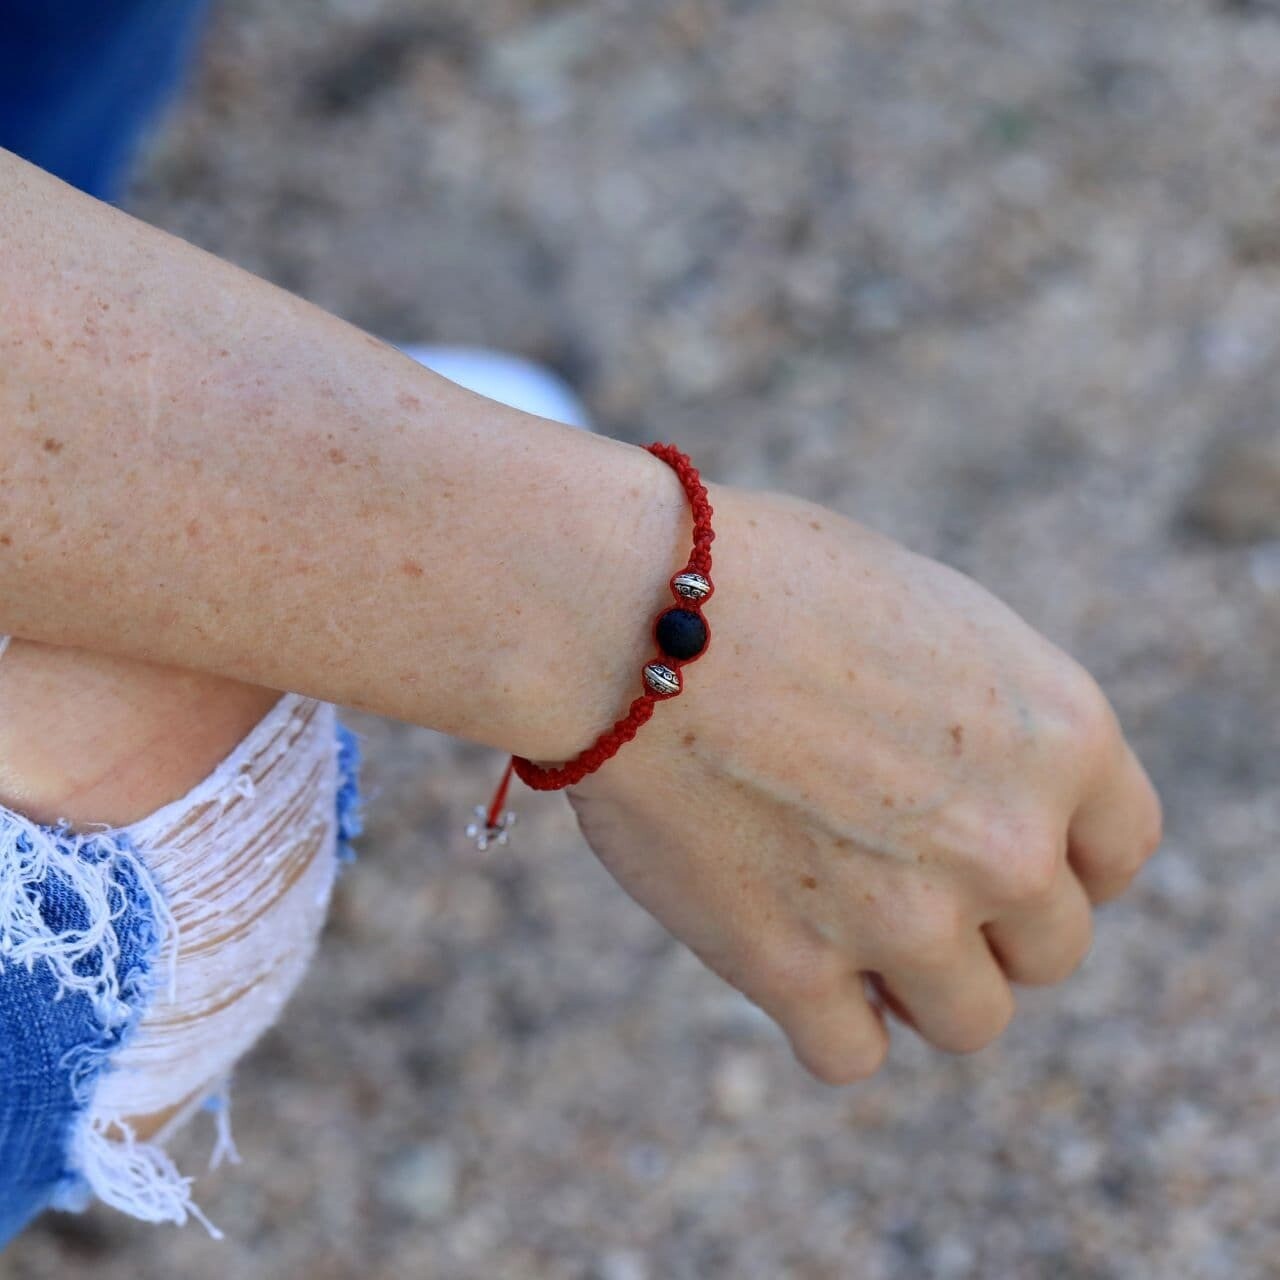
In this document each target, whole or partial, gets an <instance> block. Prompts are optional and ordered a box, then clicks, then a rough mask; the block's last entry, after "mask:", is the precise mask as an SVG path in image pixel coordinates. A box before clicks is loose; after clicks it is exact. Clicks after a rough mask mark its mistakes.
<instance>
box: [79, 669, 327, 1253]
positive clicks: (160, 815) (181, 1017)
mask: <svg viewBox="0 0 1280 1280" xmlns="http://www.w3.org/2000/svg"><path fill="white" fill-rule="evenodd" d="M335 730H336V716H335V709H334V708H333V707H332V706H331V705H329V704H327V703H317V702H314V701H312V700H311V699H307V698H304V697H301V696H299V695H294V694H288V695H286V696H285V697H283V698H282V699H281V700H280V702H279V703H277V705H276V707H275V708H274V709H273V710H272V711H271V712H270V713H268V715H267V716H266V717H265V719H264V720H263V721H261V722H259V724H258V725H257V726H256V727H255V729H254V730H253V731H252V732H251V733H250V734H249V736H248V737H247V738H246V739H245V740H244V741H243V742H242V743H241V744H240V745H239V746H238V747H237V748H236V750H235V751H234V752H233V753H232V755H231V756H230V757H228V759H227V760H226V761H224V762H223V764H222V765H220V766H219V768H218V769H217V770H215V771H214V773H213V774H211V775H210V776H209V777H208V778H206V779H205V780H204V782H202V783H200V784H199V785H198V786H197V787H195V788H193V790H192V791H191V792H189V793H188V795H187V796H185V797H183V798H182V799H181V800H179V801H175V802H173V803H172V804H170V805H166V806H165V807H164V808H163V809H161V810H158V811H157V812H156V813H154V814H151V815H149V816H148V817H146V818H144V819H142V820H141V821H139V822H137V823H134V824H133V825H132V826H131V827H128V828H126V829H125V830H126V831H127V832H128V833H129V835H130V837H131V838H132V840H133V841H134V842H135V843H136V845H137V847H138V849H139V850H140V851H141V853H142V854H143V856H145V857H146V858H147V859H148V862H149V863H150V865H151V867H152V869H153V871H154V873H155V875H156V876H157V877H158V879H159V880H160V882H161V883H162V884H163V885H164V888H165V892H166V894H167V895H168V900H169V902H170V903H171V904H172V908H173V913H174V917H175V919H176V921H177V925H178V927H179V928H180V930H181V943H180V949H181V955H180V957H179V955H178V952H179V946H178V945H177V944H175V945H174V946H173V948H172V949H171V952H170V958H171V959H175V958H177V959H179V960H180V965H181V968H182V975H183V977H182V998H181V1000H180V1001H178V1000H175V999H173V998H172V997H170V998H169V999H167V1000H166V999H164V998H163V997H162V996H161V995H159V994H157V995H155V996H154V997H153V998H152V999H151V1000H150V1001H149V1002H148V1004H147V1005H146V1008H145V1010H144V1012H143V1015H142V1017H141V1019H140V1021H139V1023H138V1025H137V1027H136V1028H135V1029H134V1030H133V1032H132V1033H131V1035H130V1036H129V1038H128V1040H127V1042H126V1043H125V1044H124V1045H123V1046H122V1047H121V1048H120V1049H119V1050H118V1051H116V1052H113V1053H112V1055H111V1061H110V1067H109V1070H107V1071H105V1072H103V1073H102V1074H101V1076H99V1077H97V1078H96V1080H95V1082H94V1088H93V1099H92V1106H91V1107H90V1111H89V1115H88V1117H87V1118H86V1119H85V1120H84V1122H83V1123H82V1125H81V1127H80V1131H79V1133H78V1135H77V1141H78V1143H79V1144H80V1145H79V1146H78V1147H77V1151H79V1152H80V1153H81V1154H82V1157H83V1168H84V1171H85V1176H86V1178H88V1179H89V1181H90V1184H91V1185H92V1187H93V1189H94V1191H95V1192H96V1193H97V1194H98V1195H99V1196H100V1197H101V1198H102V1199H103V1200H105V1201H106V1202H107V1203H109V1204H112V1205H114V1206H115V1207H116V1208H119V1209H121V1210H123V1211H124V1212H126V1213H131V1214H133V1215H134V1216H136V1217H142V1218H145V1219H146V1220H148V1221H157V1222H158V1221H170V1222H183V1221H185V1220H186V1217H187V1216H191V1217H196V1218H197V1219H198V1220H199V1221H201V1222H203V1223H205V1225H206V1228H207V1229H208V1227H209V1224H208V1222H207V1219H205V1218H204V1216H203V1215H202V1214H200V1213H199V1211H198V1210H197V1209H196V1206H195V1205H194V1204H193V1203H192V1200H191V1196H190V1192H189V1184H190V1181H191V1180H190V1179H184V1178H181V1177H180V1176H179V1175H178V1173H177V1170H176V1169H175V1168H174V1166H173V1165H172V1162H171V1161H169V1159H168V1157H167V1156H165V1154H164V1152H163V1150H162V1147H161V1144H162V1143H164V1142H166V1141H167V1140H168V1138H169V1137H170V1136H171V1135H172V1134H173V1133H175V1132H176V1131H177V1129H178V1128H179V1127H180V1126H181V1125H183V1124H185V1123H186V1122H187V1120H189V1119H190V1118H191V1116H192V1115H194V1114H195V1112H196V1111H198V1110H199V1109H200V1108H201V1106H202V1105H205V1101H206V1100H207V1101H209V1102H215V1105H216V1108H217V1110H216V1119H217V1136H216V1140H215V1144H214V1149H213V1153H212V1155H211V1157H210V1167H211V1168H215V1167H217V1166H218V1165H219V1164H221V1163H222V1162H223V1161H224V1160H225V1161H228V1162H230V1163H239V1160H240V1154H239V1152H238V1151H237V1150H236V1147H235V1143H234V1141H233V1139H232V1136H231V1130H230V1118H229V1081H230V1072H231V1067H232V1066H233V1065H234V1063H235V1062H236V1060H238V1059H239V1058H240V1057H241V1056H242V1055H243V1054H244V1053H245V1052H247V1051H248V1049H249V1048H250V1047H252V1045H253V1043H254V1042H255V1041H256V1040H257V1038H258V1036H260V1035H261V1034H262V1033H263V1032H264V1031H265V1030H266V1029H267V1028H268V1027H269V1026H270V1025H271V1024H272V1023H273V1022H275V1021H276V1019H277V1018H278V1016H279V1014H280V1011H281V1009H282V1008H283V1007H284V1004H285V1002H286V1000H287V999H288V997H289V995H290V994H291V993H292V991H293V989H294V988H295V987H296V985H297V984H298V982H299V981H301V978H302V976H303V974H304V972H305V970H306V968H307V965H308V964H309V962H310V959H311V956H312V954H313V952H314V948H315V945H316V942H317V940H318V937H319V933H320V930H321V928H322V927H323V923H324V917H325V913H326V910H327V906H328V900H329V894H330V890H331V887H332V883H333V879H334V876H335V873H336V865H337V859H336V857H335V856H333V855H334V854H335V852H336V845H337V826H338V823H337V815H336V813H335V808H334V797H335V794H336V791H337V781H338V777H337V773H338V770H337V761H336V752H335V746H334V744H335V741H336V739H335ZM173 936H174V937H175V939H176V938H177V937H178V932H177V930H175V932H174V935H173ZM211 1082H213V1083H212V1084H211ZM211 1088H213V1089H214V1090H215V1092H214V1094H213V1096H212V1097H211V1096H210V1089H211ZM215 1100H216V1101H215ZM170 1111H172V1114H171V1115H170V1116H169V1117H168V1118H167V1119H166V1120H165V1122H164V1124H163V1125H162V1126H161V1127H160V1129H159V1130H158V1131H157V1132H155V1133H153V1134H151V1135H150V1139H149V1141H148V1142H140V1141H138V1140H137V1139H136V1137H135V1136H133V1133H132V1130H130V1129H129V1126H128V1125H127V1124H126V1123H125V1122H126V1121H127V1120H128V1119H130V1118H136V1117H140V1116H155V1115H159V1114H161V1113H163V1112H170ZM116 1133H124V1134H126V1135H127V1136H126V1139H125V1140H124V1141H121V1140H120V1139H119V1138H118V1137H116V1136H115V1135H116ZM211 1234H216V1232H211Z"/></svg>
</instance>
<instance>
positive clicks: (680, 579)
mask: <svg viewBox="0 0 1280 1280" xmlns="http://www.w3.org/2000/svg"><path fill="white" fill-rule="evenodd" d="M671 586H672V587H673V588H674V590H675V592H676V594H677V595H679V596H683V597H684V598H685V599H686V600H703V599H705V598H706V597H707V596H709V595H710V594H711V583H709V582H708V581H707V580H706V578H704V577H703V576H702V574H700V573H692V572H690V573H677V574H676V576H675V577H674V578H672V579H671Z"/></svg>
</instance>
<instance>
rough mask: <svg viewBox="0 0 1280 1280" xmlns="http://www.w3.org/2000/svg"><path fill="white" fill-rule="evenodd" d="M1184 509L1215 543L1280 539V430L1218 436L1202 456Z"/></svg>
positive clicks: (1195, 525)
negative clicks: (1213, 445) (1209, 449)
mask: <svg viewBox="0 0 1280 1280" xmlns="http://www.w3.org/2000/svg"><path fill="white" fill-rule="evenodd" d="M1186 514H1187V519H1188V522H1189V523H1190V524H1191V525H1192V526H1193V527H1194V528H1196V529H1198V530H1199V531H1200V532H1202V533H1204V534H1207V535H1208V536H1209V537H1210V538H1213V539H1214V540H1215V541H1216V542H1225V543H1245V542H1265V541H1266V540H1268V539H1270V538H1280V431H1272V432H1268V433H1252V434H1249V435H1239V436H1235V437H1233V438H1230V439H1227V440H1223V441H1220V442H1219V443H1218V444H1217V445H1216V446H1215V447H1214V448H1213V449H1212V450H1211V452H1210V453H1209V455H1208V457H1207V458H1206V459H1205V461H1204V464H1203V467H1202V470H1201V474H1200V478H1199V480H1198V481H1197V482H1196V485H1195V487H1194V488H1193V489H1192V492H1191V494H1190V496H1189V498H1188V500H1187V506H1186Z"/></svg>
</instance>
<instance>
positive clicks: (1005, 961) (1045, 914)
mask: <svg viewBox="0 0 1280 1280" xmlns="http://www.w3.org/2000/svg"><path fill="white" fill-rule="evenodd" d="M984 932H985V933H986V935H987V941H988V943H990V945H991V951H992V954H993V955H994V956H995V958H996V962H997V963H998V964H999V965H1000V967H1001V968H1002V969H1003V970H1004V974H1005V977H1006V978H1008V979H1009V981H1010V982H1021V983H1026V984H1027V985H1029V986H1046V985H1049V984H1051V983H1054V982H1061V981H1062V980H1063V979H1064V978H1066V977H1069V976H1070V975H1071V974H1072V973H1074V972H1075V971H1076V969H1078V968H1079V967H1080V963H1081V961H1083V960H1084V958H1085V956H1087V955H1088V954H1089V948H1090V947H1091V946H1092V945H1093V911H1092V908H1091V906H1090V903H1089V895H1088V894H1086V893H1085V891H1084V886H1083V885H1082V884H1081V883H1080V881H1079V879H1078V878H1077V876H1076V873H1075V872H1074V871H1073V870H1072V869H1071V867H1070V865H1069V864H1068V863H1067V861H1066V860H1065V859H1062V860H1061V861H1060V862H1059V864H1058V874H1057V878H1056V879H1055V881H1054V883H1053V885H1052V886H1051V888H1050V890H1049V894H1048V897H1047V899H1046V901H1045V903H1044V905H1043V906H1038V907H1035V908H1026V909H1022V910H1017V911H1010V912H1007V913H1005V914H1003V915H1002V916H1001V917H1000V918H999V919H998V920H993V921H992V922H991V923H990V924H988V925H986V926H985V928H984Z"/></svg>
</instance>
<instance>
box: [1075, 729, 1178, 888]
mask: <svg viewBox="0 0 1280 1280" xmlns="http://www.w3.org/2000/svg"><path fill="white" fill-rule="evenodd" d="M1162 823H1163V816H1162V814H1161V810H1160V797H1159V796H1158V795H1157V794H1156V789H1155V787H1153V786H1152V785H1151V779H1150V778H1149V777H1147V772H1146V770H1145V769H1143V767H1142V765H1141V764H1139V763H1138V758H1137V756H1135V755H1134V754H1133V752H1132V750H1130V748H1129V745H1128V744H1127V743H1125V742H1123V741H1122V742H1121V751H1120V755H1119V760H1118V761H1117V763H1116V764H1115V765H1114V766H1113V767H1112V768H1111V769H1110V771H1109V772H1108V773H1107V774H1106V776H1105V777H1104V778H1103V779H1102V781H1101V782H1100V783H1099V785H1097V786H1096V787H1095V788H1094V790H1093V791H1092V792H1090V793H1089V795H1088V796H1087V797H1086V798H1085V800H1084V801H1083V803H1082V804H1081V805H1080V807H1079V808H1078V809H1077V810H1076V813H1075V816H1074V817H1073V818H1072V819H1071V823H1070V826H1069V828H1068V831H1067V858H1068V861H1069V862H1070V864H1071V867H1072V870H1074V871H1075V873H1076V875H1077V876H1078V877H1079V878H1080V883H1081V884H1082V885H1083V886H1084V890H1085V892H1086V893H1087V894H1088V896H1089V899H1090V901H1092V902H1095V903H1097V902H1108V901H1110V900H1111V899H1112V898H1115V897H1118V896H1119V895H1120V894H1121V893H1123V892H1124V891H1125V890H1126V889H1127V888H1128V887H1129V885H1130V883H1132V881H1133V878H1134V876H1136V875H1137V874H1138V872H1139V871H1140V870H1141V869H1142V867H1143V864H1144V863H1145V862H1146V861H1147V859H1148V858H1149V857H1150V856H1151V855H1152V854H1153V853H1154V852H1155V851H1156V849H1157V847H1158V846H1159V844H1160V838H1161V830H1162Z"/></svg>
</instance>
